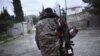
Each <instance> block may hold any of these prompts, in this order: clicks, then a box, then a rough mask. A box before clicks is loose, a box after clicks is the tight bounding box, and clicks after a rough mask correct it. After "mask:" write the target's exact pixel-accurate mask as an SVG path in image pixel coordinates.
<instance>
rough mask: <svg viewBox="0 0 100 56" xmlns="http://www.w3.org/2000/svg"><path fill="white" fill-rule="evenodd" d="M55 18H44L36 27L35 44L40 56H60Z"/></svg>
mask: <svg viewBox="0 0 100 56" xmlns="http://www.w3.org/2000/svg"><path fill="white" fill-rule="evenodd" d="M56 29H57V24H56V22H55V18H45V19H43V20H40V21H39V22H38V23H37V25H36V43H37V46H38V48H39V49H40V51H41V53H42V56H60V52H59V47H60V42H59V39H58V38H57V37H56Z"/></svg>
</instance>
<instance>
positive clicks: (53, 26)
mask: <svg viewBox="0 0 100 56" xmlns="http://www.w3.org/2000/svg"><path fill="white" fill-rule="evenodd" d="M58 20H59V17H58V16H57V15H56V14H55V13H53V11H52V9H51V8H46V9H45V10H44V11H43V12H42V13H41V14H40V20H39V21H38V23H37V25H36V36H35V39H36V43H37V46H38V48H39V50H40V51H41V53H42V56H61V55H60V38H58V37H59V36H60V35H61V34H60V33H58V32H57V30H58V28H59V29H60V31H62V30H63V29H62V30H61V28H62V27H60V26H59V22H58ZM76 33H77V30H76V29H74V30H71V31H70V35H71V36H72V37H74V36H75V35H76ZM72 37H71V38H72Z"/></svg>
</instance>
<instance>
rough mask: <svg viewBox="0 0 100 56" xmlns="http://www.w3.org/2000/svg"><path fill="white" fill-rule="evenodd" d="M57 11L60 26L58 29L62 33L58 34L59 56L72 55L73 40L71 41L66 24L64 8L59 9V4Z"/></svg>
mask: <svg viewBox="0 0 100 56" xmlns="http://www.w3.org/2000/svg"><path fill="white" fill-rule="evenodd" d="M61 11H62V14H61ZM59 12H60V24H61V28H60V29H59V30H58V31H60V32H61V33H62V35H61V36H60V56H73V48H72V45H74V44H73V41H71V36H70V33H69V29H68V25H67V18H66V16H67V13H66V11H64V9H60V5H59Z"/></svg>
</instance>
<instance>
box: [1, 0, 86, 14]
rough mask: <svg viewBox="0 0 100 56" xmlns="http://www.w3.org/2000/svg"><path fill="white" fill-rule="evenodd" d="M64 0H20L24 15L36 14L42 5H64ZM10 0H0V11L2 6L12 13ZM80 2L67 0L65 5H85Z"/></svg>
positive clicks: (53, 6) (54, 6)
mask: <svg viewBox="0 0 100 56" xmlns="http://www.w3.org/2000/svg"><path fill="white" fill-rule="evenodd" d="M64 1H65V0H21V3H22V7H23V11H24V15H31V14H34V15H38V14H39V11H41V10H42V5H44V8H47V7H51V8H56V4H57V3H59V4H60V5H61V7H65V6H64ZM11 2H12V0H0V11H1V10H2V7H3V6H4V7H5V8H7V10H8V11H9V13H10V14H11V15H13V14H14V13H13V11H14V10H13V6H12V3H11ZM85 5H86V4H84V3H83V2H82V0H67V7H74V6H85ZM80 10H81V9H80Z"/></svg>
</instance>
